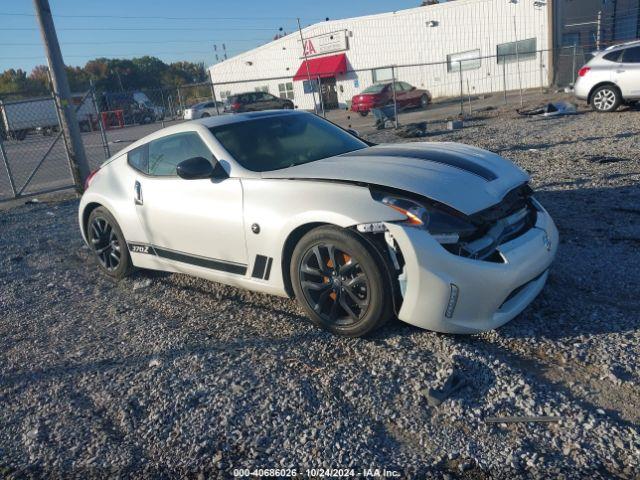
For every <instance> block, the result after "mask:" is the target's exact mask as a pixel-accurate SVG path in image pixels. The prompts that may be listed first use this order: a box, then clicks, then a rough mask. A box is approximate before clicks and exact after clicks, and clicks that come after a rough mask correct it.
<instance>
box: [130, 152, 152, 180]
mask: <svg viewBox="0 0 640 480" xmlns="http://www.w3.org/2000/svg"><path fill="white" fill-rule="evenodd" d="M148 151H149V145H142V146H141V147H138V148H134V149H133V150H131V151H130V152H129V153H127V163H128V164H129V165H130V166H131V167H132V168H134V169H136V170H138V171H139V172H142V173H145V174H146V173H149V155H148Z"/></svg>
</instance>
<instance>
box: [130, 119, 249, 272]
mask: <svg viewBox="0 0 640 480" xmlns="http://www.w3.org/2000/svg"><path fill="white" fill-rule="evenodd" d="M141 148H144V149H146V150H145V151H143V154H145V155H146V157H147V172H146V173H144V172H140V175H138V176H137V178H136V181H135V185H132V186H131V188H132V189H133V190H134V195H135V203H136V209H137V213H138V218H139V220H140V223H141V225H142V228H143V229H144V230H145V233H146V235H147V238H148V239H149V242H150V244H151V247H152V250H153V252H154V253H155V254H156V255H157V256H158V257H161V258H163V259H164V260H165V261H166V262H168V263H169V264H171V265H173V266H174V267H175V268H176V269H178V270H179V271H185V272H189V270H193V269H195V270H196V271H195V273H196V274H198V273H201V272H200V271H198V270H199V269H202V268H205V269H208V270H210V271H211V272H213V273H214V274H215V273H219V274H223V275H228V274H244V272H245V271H246V261H247V254H246V247H245V237H244V228H243V218H242V215H243V214H242V185H241V183H240V180H239V179H237V178H224V179H199V180H185V179H182V178H180V177H179V176H178V175H177V174H176V166H177V165H178V164H179V163H180V162H182V161H183V160H187V159H189V158H193V157H204V158H206V159H207V160H209V161H212V162H215V158H214V157H213V154H212V153H211V151H210V149H209V147H207V145H206V143H205V142H204V141H203V139H202V138H201V137H200V135H199V134H198V132H196V131H190V132H181V133H176V134H173V135H167V136H165V137H162V138H159V139H156V140H153V141H151V142H149V143H148V144H147V145H145V146H144V147H141ZM214 276H215V275H214Z"/></svg>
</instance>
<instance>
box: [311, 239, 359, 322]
mask: <svg viewBox="0 0 640 480" xmlns="http://www.w3.org/2000/svg"><path fill="white" fill-rule="evenodd" d="M300 279H301V286H302V291H303V292H304V296H305V299H306V300H307V302H308V303H309V305H310V306H311V307H312V308H313V310H314V311H315V312H316V314H317V315H318V316H320V317H321V318H322V319H323V320H325V321H326V322H330V323H332V324H336V325H340V326H349V325H354V324H355V323H357V322H358V321H360V320H361V319H362V318H363V317H364V315H365V314H366V312H367V308H368V306H369V291H370V284H369V279H368V278H367V275H366V273H365V272H364V271H363V270H362V267H361V266H360V263H359V262H358V260H357V259H356V258H354V257H353V256H352V255H351V254H350V253H348V252H345V251H342V250H340V249H339V248H337V247H336V246H335V245H334V244H332V243H325V244H318V245H315V246H314V247H313V248H311V249H309V250H308V251H307V252H306V254H305V255H304V257H303V259H302V264H301V265H300Z"/></svg>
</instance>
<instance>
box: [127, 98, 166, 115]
mask: <svg viewBox="0 0 640 480" xmlns="http://www.w3.org/2000/svg"><path fill="white" fill-rule="evenodd" d="M133 99H134V100H135V101H136V102H138V103H139V104H141V105H143V106H144V107H145V108H146V109H147V110H149V111H152V112H153V115H154V120H155V121H156V122H159V121H160V120H163V119H164V115H165V112H164V107H161V106H160V105H156V104H155V103H153V102H152V101H151V100H150V99H149V97H147V95H146V94H145V93H143V92H133Z"/></svg>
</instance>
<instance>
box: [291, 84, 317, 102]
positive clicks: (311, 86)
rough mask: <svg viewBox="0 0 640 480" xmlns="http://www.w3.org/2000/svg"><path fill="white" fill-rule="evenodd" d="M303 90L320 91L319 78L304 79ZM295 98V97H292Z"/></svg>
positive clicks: (308, 91) (306, 91)
mask: <svg viewBox="0 0 640 480" xmlns="http://www.w3.org/2000/svg"><path fill="white" fill-rule="evenodd" d="M302 91H303V92H304V93H312V92H317V91H318V81H317V80H311V81H309V80H303V81H302ZM291 98H293V97H291Z"/></svg>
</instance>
